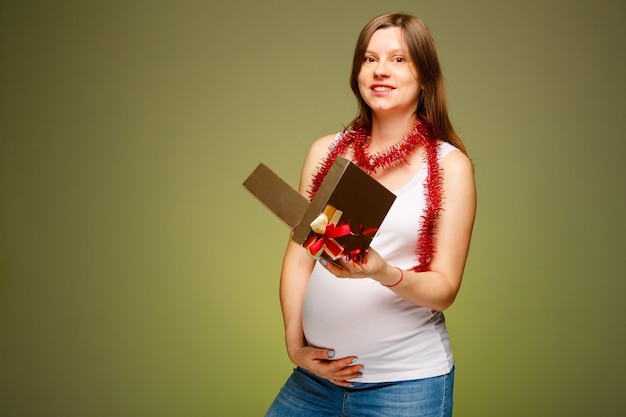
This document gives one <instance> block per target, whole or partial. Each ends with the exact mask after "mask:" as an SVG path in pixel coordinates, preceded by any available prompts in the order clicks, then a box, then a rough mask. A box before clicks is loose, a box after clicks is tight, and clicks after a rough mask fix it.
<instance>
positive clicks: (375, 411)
mask: <svg viewBox="0 0 626 417" xmlns="http://www.w3.org/2000/svg"><path fill="white" fill-rule="evenodd" d="M454 371H455V369H454V368H452V371H451V372H450V373H449V374H447V375H442V376H436V377H433V378H425V379H415V380H411V381H399V382H389V383H383V384H371V388H368V387H367V384H363V385H361V386H360V387H359V388H357V389H351V388H343V387H338V386H337V385H335V384H333V383H331V382H330V381H327V380H325V379H322V378H319V377H317V376H315V375H313V374H312V373H310V372H308V371H305V370H303V369H300V368H296V369H295V370H294V372H293V374H292V375H291V377H289V379H288V380H287V382H286V383H285V385H284V386H283V387H282V388H281V390H280V392H279V393H278V396H276V399H275V400H274V402H273V403H272V405H271V406H270V408H269V410H268V411H267V414H265V417H383V416H389V417H451V416H452V391H453V388H454Z"/></svg>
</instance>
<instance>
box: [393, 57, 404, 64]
mask: <svg viewBox="0 0 626 417" xmlns="http://www.w3.org/2000/svg"><path fill="white" fill-rule="evenodd" d="M394 61H395V62H396V63H398V64H402V63H404V62H406V58H404V57H403V56H397V57H395V58H394Z"/></svg>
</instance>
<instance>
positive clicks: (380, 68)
mask: <svg viewBox="0 0 626 417" xmlns="http://www.w3.org/2000/svg"><path fill="white" fill-rule="evenodd" d="M374 75H375V76H378V77H385V76H387V75H389V67H388V66H387V62H385V61H383V60H381V61H378V63H377V64H376V68H374Z"/></svg>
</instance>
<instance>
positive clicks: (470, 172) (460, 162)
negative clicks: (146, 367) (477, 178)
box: [441, 150, 474, 178]
mask: <svg viewBox="0 0 626 417" xmlns="http://www.w3.org/2000/svg"><path fill="white" fill-rule="evenodd" d="M441 166H442V167H443V170H444V173H447V174H450V175H453V176H457V175H461V176H468V177H472V178H473V176H474V165H473V163H472V160H471V159H470V158H469V157H468V156H467V155H466V154H465V153H463V152H461V151H459V150H455V151H452V152H450V153H448V155H446V156H445V157H444V158H443V159H442V160H441ZM444 175H445V174H444Z"/></svg>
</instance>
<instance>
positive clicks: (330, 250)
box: [304, 223, 352, 259]
mask: <svg viewBox="0 0 626 417" xmlns="http://www.w3.org/2000/svg"><path fill="white" fill-rule="evenodd" d="M350 234H352V231H351V230H350V225H349V224H344V225H341V226H335V225H334V224H333V223H329V224H327V225H326V230H325V231H324V233H323V234H319V233H314V234H312V235H311V236H310V237H309V238H308V239H307V240H306V242H304V247H306V248H307V249H308V251H309V254H310V255H311V256H313V257H314V258H319V257H320V255H321V254H322V252H325V253H327V254H328V255H329V256H330V257H331V258H332V259H337V258H338V257H340V256H341V254H342V253H343V246H341V245H340V244H339V243H337V241H336V240H335V238H338V237H342V236H347V235H350Z"/></svg>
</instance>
